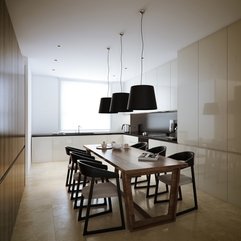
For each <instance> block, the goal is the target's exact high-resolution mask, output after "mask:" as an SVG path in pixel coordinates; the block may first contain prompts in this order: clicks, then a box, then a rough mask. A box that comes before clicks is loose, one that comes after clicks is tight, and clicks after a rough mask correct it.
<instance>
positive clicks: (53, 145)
mask: <svg viewBox="0 0 241 241" xmlns="http://www.w3.org/2000/svg"><path fill="white" fill-rule="evenodd" d="M122 139H123V138H122V135H86V136H48V137H33V138H32V162H51V161H64V160H66V153H65V146H73V147H77V148H84V147H83V145H85V144H98V143H102V142H103V141H105V142H107V143H111V142H112V141H115V142H117V143H122Z"/></svg>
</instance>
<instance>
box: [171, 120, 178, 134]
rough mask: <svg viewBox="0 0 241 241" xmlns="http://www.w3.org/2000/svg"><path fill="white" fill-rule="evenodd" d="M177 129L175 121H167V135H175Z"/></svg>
mask: <svg viewBox="0 0 241 241" xmlns="http://www.w3.org/2000/svg"><path fill="white" fill-rule="evenodd" d="M176 129H177V121H176V120H169V133H170V134H173V133H174V134H176Z"/></svg>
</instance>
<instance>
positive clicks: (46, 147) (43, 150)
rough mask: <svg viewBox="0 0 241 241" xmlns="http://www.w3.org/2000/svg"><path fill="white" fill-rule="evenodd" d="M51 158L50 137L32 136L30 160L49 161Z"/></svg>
mask: <svg viewBox="0 0 241 241" xmlns="http://www.w3.org/2000/svg"><path fill="white" fill-rule="evenodd" d="M52 158H53V151H52V137H34V138H32V162H49V161H52Z"/></svg>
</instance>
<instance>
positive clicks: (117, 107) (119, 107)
mask: <svg viewBox="0 0 241 241" xmlns="http://www.w3.org/2000/svg"><path fill="white" fill-rule="evenodd" d="M123 35H124V33H120V44H121V51H120V52H121V54H120V87H121V92H117V93H113V95H112V98H111V104H110V112H129V111H131V110H130V109H127V103H128V99H129V93H125V92H122V37H123Z"/></svg>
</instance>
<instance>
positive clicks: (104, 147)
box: [101, 141, 107, 149]
mask: <svg viewBox="0 0 241 241" xmlns="http://www.w3.org/2000/svg"><path fill="white" fill-rule="evenodd" d="M101 147H102V148H103V149H106V147H107V144H106V143H105V141H103V142H102V144H101Z"/></svg>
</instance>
